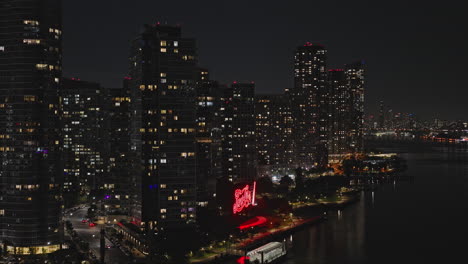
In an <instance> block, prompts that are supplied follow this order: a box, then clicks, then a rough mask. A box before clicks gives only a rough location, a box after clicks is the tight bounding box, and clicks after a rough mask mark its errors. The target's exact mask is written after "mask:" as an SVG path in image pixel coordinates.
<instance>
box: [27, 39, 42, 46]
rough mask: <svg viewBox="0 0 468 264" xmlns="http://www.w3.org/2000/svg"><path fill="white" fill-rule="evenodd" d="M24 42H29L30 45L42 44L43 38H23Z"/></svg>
mask: <svg viewBox="0 0 468 264" xmlns="http://www.w3.org/2000/svg"><path fill="white" fill-rule="evenodd" d="M23 43H25V44H28V45H33V44H41V40H40V39H23Z"/></svg>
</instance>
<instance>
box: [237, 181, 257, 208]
mask: <svg viewBox="0 0 468 264" xmlns="http://www.w3.org/2000/svg"><path fill="white" fill-rule="evenodd" d="M255 188H256V182H254V183H253V188H251V187H250V185H249V184H247V185H245V186H244V187H243V188H240V189H236V190H235V191H234V205H233V207H232V212H233V213H234V214H238V213H240V212H242V211H243V210H244V209H246V208H247V207H249V206H251V205H254V204H255Z"/></svg>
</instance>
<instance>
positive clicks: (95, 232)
mask: <svg viewBox="0 0 468 264" xmlns="http://www.w3.org/2000/svg"><path fill="white" fill-rule="evenodd" d="M87 211H88V207H85V208H82V209H78V210H77V211H75V212H73V213H68V214H67V215H66V216H65V220H69V221H70V222H71V223H72V224H73V228H74V230H75V231H76V233H77V234H78V236H79V237H81V238H82V239H83V241H85V242H88V243H89V248H90V250H91V252H93V253H94V255H96V257H97V259H100V255H101V254H100V236H101V234H100V231H101V228H104V225H102V224H97V223H96V226H94V227H90V226H88V223H82V222H81V220H82V219H83V218H85V216H86V213H87ZM105 242H106V246H107V245H112V246H114V245H113V244H112V242H111V241H109V240H108V239H107V238H106V239H105ZM105 262H106V263H107V264H128V263H130V260H129V257H128V256H126V255H125V254H124V253H123V252H122V251H121V250H120V249H119V248H117V247H112V248H109V249H106V258H105Z"/></svg>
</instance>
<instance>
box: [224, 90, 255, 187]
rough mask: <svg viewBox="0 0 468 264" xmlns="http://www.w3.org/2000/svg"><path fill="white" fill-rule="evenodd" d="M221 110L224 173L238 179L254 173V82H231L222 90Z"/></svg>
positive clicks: (252, 176)
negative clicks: (222, 102)
mask: <svg viewBox="0 0 468 264" xmlns="http://www.w3.org/2000/svg"><path fill="white" fill-rule="evenodd" d="M224 100H225V101H224V106H222V107H221V110H222V116H223V121H222V129H223V138H222V151H223V165H222V167H223V177H226V178H227V179H229V180H230V181H232V182H234V183H237V182H242V181H250V180H253V179H255V178H256V176H257V158H256V147H255V141H256V139H255V84H254V83H237V82H234V83H233V84H232V85H231V87H230V88H228V89H226V90H225V94H224Z"/></svg>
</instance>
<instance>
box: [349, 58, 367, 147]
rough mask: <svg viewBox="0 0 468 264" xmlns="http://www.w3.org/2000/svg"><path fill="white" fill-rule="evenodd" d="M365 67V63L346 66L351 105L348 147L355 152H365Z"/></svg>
mask: <svg viewBox="0 0 468 264" xmlns="http://www.w3.org/2000/svg"><path fill="white" fill-rule="evenodd" d="M364 66H365V64H364V62H355V63H351V64H347V65H345V75H346V84H347V86H348V89H349V93H350V103H351V109H350V127H349V130H348V133H349V143H348V145H349V148H350V150H351V151H353V152H362V151H364V141H363V140H364V92H365V91H364V87H365V67H364Z"/></svg>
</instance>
